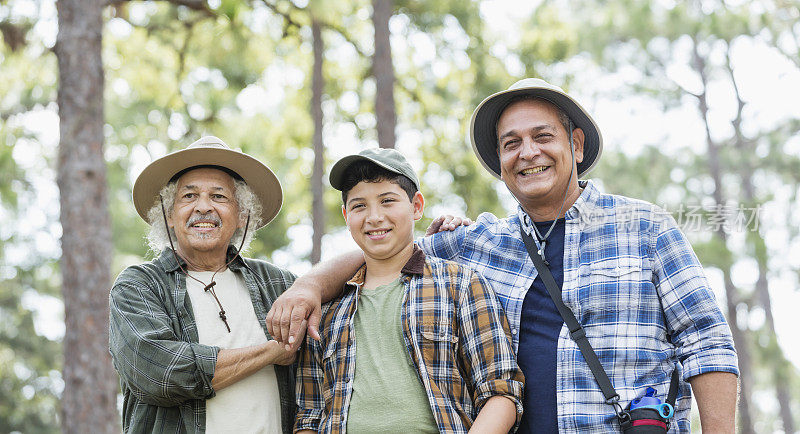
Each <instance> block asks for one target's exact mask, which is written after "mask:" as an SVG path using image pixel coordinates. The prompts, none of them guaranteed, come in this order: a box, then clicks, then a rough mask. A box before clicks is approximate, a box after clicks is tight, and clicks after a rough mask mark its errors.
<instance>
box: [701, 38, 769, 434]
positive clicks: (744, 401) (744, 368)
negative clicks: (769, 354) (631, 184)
mask: <svg viewBox="0 0 800 434" xmlns="http://www.w3.org/2000/svg"><path fill="white" fill-rule="evenodd" d="M692 49H693V51H692V67H693V69H694V70H695V72H697V73H698V75H699V76H700V81H701V83H702V85H703V90H702V92H701V93H700V94H699V95H695V96H696V97H697V101H698V109H699V111H700V115H701V117H702V119H703V123H704V125H705V132H706V145H707V148H708V159H707V160H706V162H707V164H708V170H709V172H710V174H711V178H712V180H713V181H714V195H713V197H714V202H715V204H716V205H717V207H718V209H720V208H719V207H721V206H724V205H725V198H724V196H723V190H722V169H721V165H720V158H719V146H718V145H717V144H716V143H715V142H714V140H713V139H712V137H711V130H710V127H709V120H708V100H707V93H706V91H707V89H708V77H707V76H706V60H705V58H703V57H702V56H701V55H700V52H699V51H698V48H697V40H694V45H693V47H692ZM714 235H715V236H717V237H718V238H719V239H720V241H721V242H722V246H723V248H724V249H725V254H726V256H727V257H730V256H731V254H730V251H729V250H728V236H727V234H726V233H725V228H724V227H723V226H722V225H720V226H719V228H718V229H717V230H716V231H715V232H714ZM729 262H730V261H729ZM731 265H732V264H726V266H725V267H724V269H723V270H722V273H723V277H724V281H725V298H726V299H727V313H728V323H729V324H730V328H731V334H732V335H733V341H734V345H735V346H736V353H737V355H738V356H739V428H740V431H739V432H740V433H741V434H752V433H755V428H754V426H753V408H752V406H751V398H752V391H753V389H752V379H751V378H752V377H751V374H752V372H753V371H752V357H751V354H750V344H749V339H748V336H747V330H746V329H742V328H741V327H740V326H739V321H738V315H737V306H738V304H739V290H738V289H737V288H736V286H735V285H734V284H733V281H732V280H731Z"/></svg>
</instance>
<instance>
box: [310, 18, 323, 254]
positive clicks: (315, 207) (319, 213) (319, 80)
mask: <svg viewBox="0 0 800 434" xmlns="http://www.w3.org/2000/svg"><path fill="white" fill-rule="evenodd" d="M321 27H322V26H321V25H320V23H319V21H317V20H316V19H314V20H312V22H311V35H312V39H313V40H312V42H311V45H312V47H313V51H314V67H313V68H314V71H313V75H312V78H311V117H312V118H314V139H313V144H314V169H313V172H312V173H311V195H312V197H313V199H312V202H311V220H312V222H311V225H312V227H313V230H314V233H313V235H312V236H311V263H312V264H316V263H317V262H319V260H320V258H321V257H322V235H324V234H325V203H324V201H323V200H322V192H323V188H324V186H323V185H322V174H323V171H324V170H325V168H324V166H325V147H324V145H323V142H322V121H323V118H322V116H323V115H322V92H323V91H324V88H325V77H323V75H322V57H323V54H324V52H325V43H324V42H323V40H322V29H321Z"/></svg>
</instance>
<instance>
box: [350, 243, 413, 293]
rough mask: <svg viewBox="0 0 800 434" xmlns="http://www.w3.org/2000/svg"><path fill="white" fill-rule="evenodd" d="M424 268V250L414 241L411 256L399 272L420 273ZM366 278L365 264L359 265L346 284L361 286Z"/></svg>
mask: <svg viewBox="0 0 800 434" xmlns="http://www.w3.org/2000/svg"><path fill="white" fill-rule="evenodd" d="M424 269H425V252H424V251H422V249H420V248H419V247H418V246H417V244H416V243H414V250H413V251H412V252H411V257H410V258H408V261H406V264H405V265H403V268H402V269H400V274H418V275H421V274H422V272H423V271H424ZM366 278H367V264H364V265H362V266H361V268H359V269H358V271H356V274H355V275H354V276H353V278H352V279H350V280H349V281H347V284H348V285H354V286H361V285H363V284H364V281H365V280H366Z"/></svg>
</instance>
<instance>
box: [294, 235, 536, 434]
mask: <svg viewBox="0 0 800 434" xmlns="http://www.w3.org/2000/svg"><path fill="white" fill-rule="evenodd" d="M401 273H402V279H403V283H404V286H405V290H406V294H405V295H404V297H403V305H402V309H401V319H402V323H403V336H404V340H405V343H406V349H407V351H408V355H409V357H410V358H411V360H412V361H413V363H414V365H415V366H416V368H417V372H418V373H419V379H420V381H421V382H422V384H423V385H424V387H425V390H426V392H427V395H428V400H429V402H430V403H431V410H432V411H433V416H434V418H435V419H436V422H437V424H438V427H439V431H441V432H449V433H466V432H467V431H468V430H469V427H470V426H471V425H472V422H473V421H474V420H475V418H476V417H477V415H478V412H479V411H480V409H481V408H482V407H483V405H484V403H485V402H486V401H487V400H488V399H489V398H491V397H492V396H497V395H499V396H506V397H508V398H510V399H511V400H512V401H514V403H515V404H516V407H517V422H519V418H520V416H521V415H522V388H523V383H524V379H523V376H522V371H520V369H519V367H518V366H517V362H516V357H515V355H514V351H513V350H512V348H511V341H510V340H509V338H508V335H509V327H508V322H507V320H506V317H505V315H504V313H503V310H502V308H501V306H500V303H499V302H498V301H497V299H496V297H495V295H494V292H493V291H492V290H491V288H490V287H489V284H488V283H487V282H486V281H485V280H484V279H483V277H481V276H480V275H479V274H477V273H476V272H474V271H473V270H472V269H469V268H466V267H462V266H460V265H458V264H456V263H455V262H450V261H444V260H441V259H438V258H432V257H426V256H425V254H424V253H423V252H422V250H420V249H418V248H417V247H416V246H414V253H413V254H412V257H411V259H410V260H409V261H408V263H406V265H405V267H404V268H403V270H402V272H401ZM365 276H366V266H364V267H362V268H361V269H360V270H359V271H358V272H357V273H356V275H355V276H354V277H353V279H352V280H350V282H348V284H347V285H346V287H345V290H344V292H343V294H342V296H341V297H340V298H337V299H336V300H333V301H332V302H330V303H328V304H326V305H325V306H324V307H323V318H322V323H321V330H320V335H321V337H322V340H321V341H320V342H317V341H315V340H313V339H311V338H306V342H305V345H304V347H303V350H302V351H301V353H300V359H299V362H298V364H299V366H298V372H297V373H298V377H297V391H296V392H297V393H296V394H297V403H298V406H299V411H298V414H297V420H296V422H295V431H299V430H303V429H311V430H314V431H318V432H325V433H339V432H344V431H345V427H346V426H347V413H348V408H349V405H350V396H351V394H352V390H353V388H352V386H353V376H354V373H355V360H356V357H355V356H356V351H355V348H356V347H355V333H354V332H353V316H354V315H355V311H356V306H357V304H358V296H359V294H360V291H361V287H362V285H363V283H364V278H365ZM387 374H388V375H391V373H387Z"/></svg>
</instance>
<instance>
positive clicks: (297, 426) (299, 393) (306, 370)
mask: <svg viewBox="0 0 800 434" xmlns="http://www.w3.org/2000/svg"><path fill="white" fill-rule="evenodd" d="M320 354H321V352H320V348H319V343H318V342H317V341H315V340H314V339H312V338H311V337H308V336H307V337H306V341H305V343H304V345H303V348H302V350H301V351H300V358H299V360H298V362H297V381H296V383H295V385H296V393H295V395H296V397H297V407H298V409H297V417H296V418H295V423H294V432H298V431H302V430H304V429H310V430H313V431H316V432H319V431H320V424H321V423H322V420H323V417H324V414H325V400H324V399H323V397H322V381H323V372H322V365H321V360H320Z"/></svg>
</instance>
